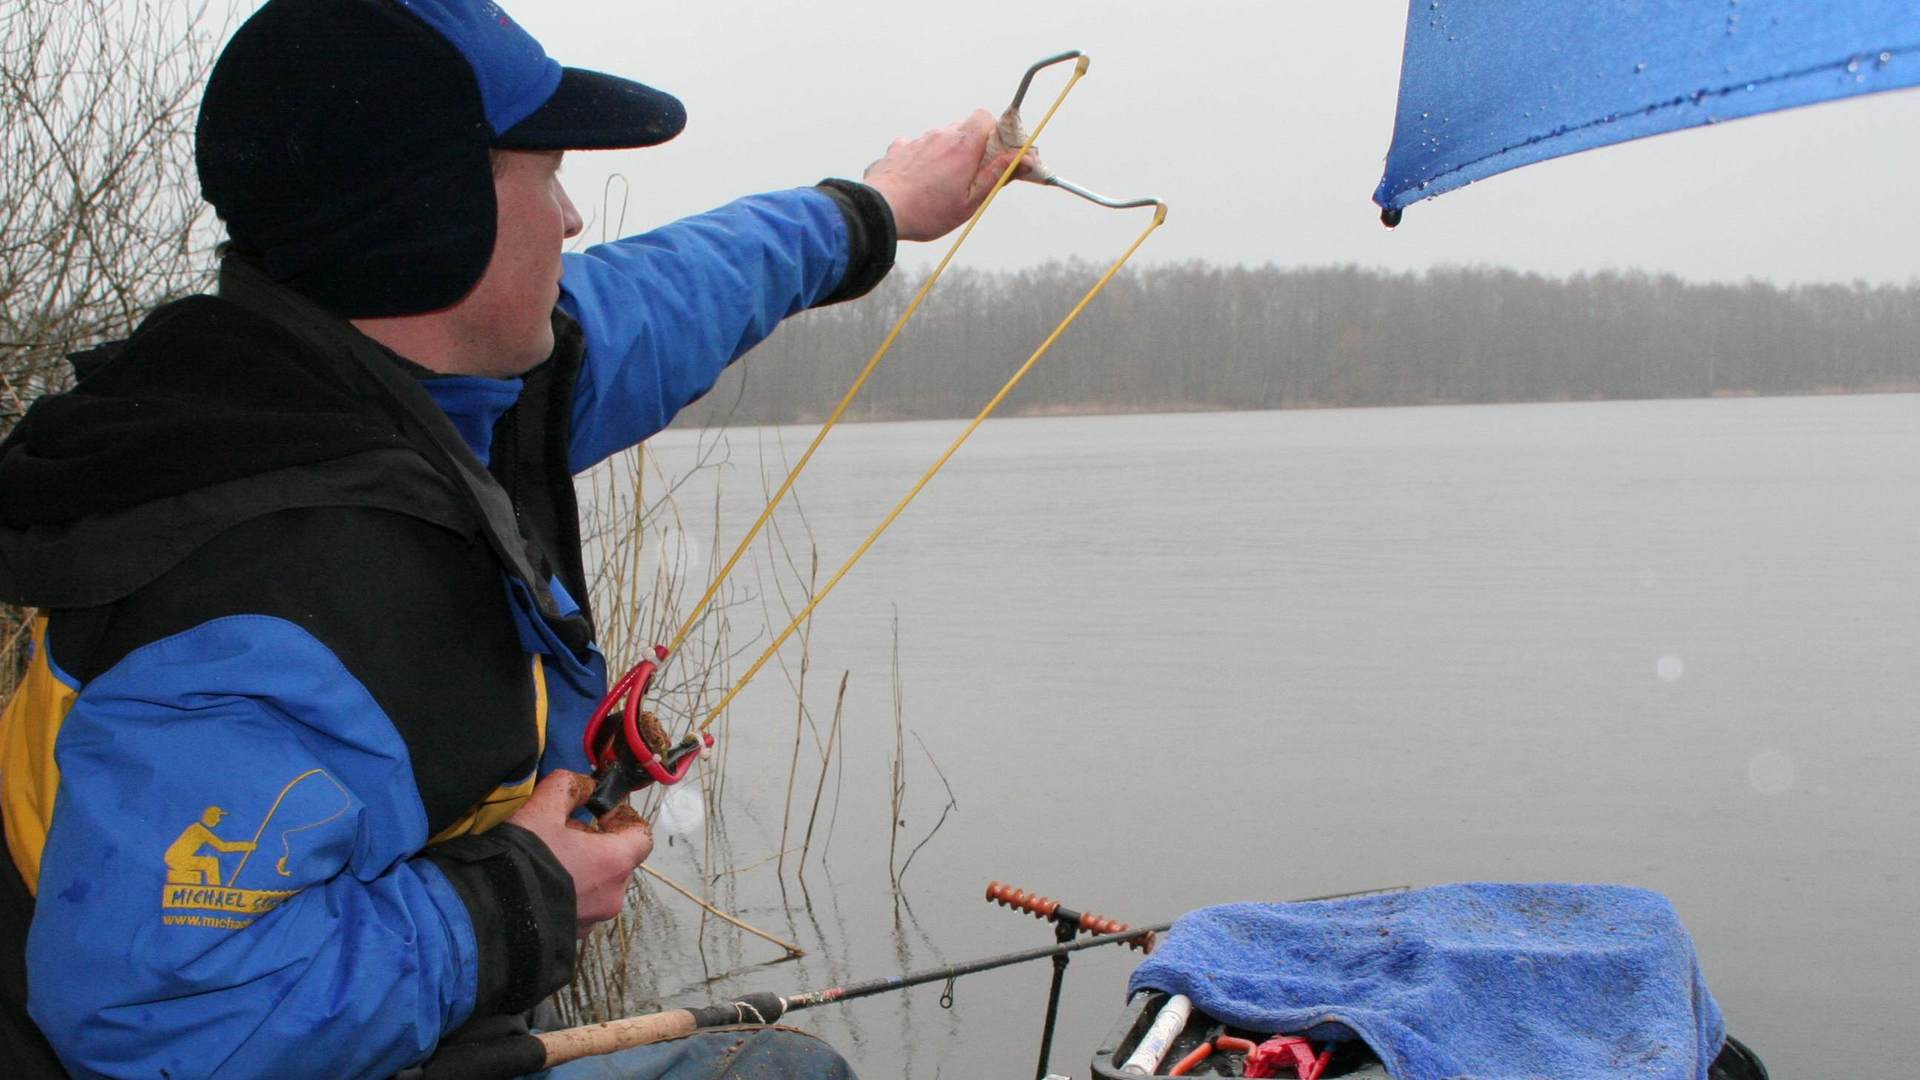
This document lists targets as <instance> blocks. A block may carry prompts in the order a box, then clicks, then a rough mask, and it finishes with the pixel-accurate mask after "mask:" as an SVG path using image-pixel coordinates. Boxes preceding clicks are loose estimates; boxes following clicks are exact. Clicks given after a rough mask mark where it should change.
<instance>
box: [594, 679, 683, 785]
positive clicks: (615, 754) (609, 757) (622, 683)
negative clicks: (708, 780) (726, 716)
mask: <svg viewBox="0 0 1920 1080" xmlns="http://www.w3.org/2000/svg"><path fill="white" fill-rule="evenodd" d="M666 659H667V648H666V646H664V645H655V646H654V647H653V657H652V658H651V659H648V660H642V661H640V662H639V663H638V664H635V665H634V666H633V667H632V668H631V669H630V670H628V672H627V673H626V674H625V675H622V676H620V679H619V681H617V682H615V683H614V684H613V688H612V689H611V690H608V691H607V693H606V696H605V697H602V698H601V699H600V704H599V705H596V706H594V710H593V715H592V716H590V717H588V718H587V730H586V733H585V734H584V735H582V736H581V741H582V743H583V744H584V746H585V748H586V752H587V760H588V761H589V762H591V763H592V764H593V767H594V769H596V770H601V769H607V768H610V767H612V766H613V765H614V763H616V762H617V761H619V758H620V748H619V747H618V746H617V745H616V744H615V742H614V740H613V739H611V738H609V739H605V740H604V745H603V740H602V739H601V730H602V729H603V728H604V727H605V726H606V722H607V717H608V715H609V714H611V713H612V712H613V709H614V706H615V705H620V706H621V710H620V720H621V730H620V735H622V736H624V737H625V738H626V740H627V749H628V750H630V751H631V752H632V753H633V759H634V761H636V762H637V763H639V765H640V767H641V768H642V769H644V770H646V774H647V775H648V776H649V777H651V778H652V779H653V780H654V782H656V783H660V784H677V783H679V782H680V781H682V780H684V779H686V776H687V773H688V772H689V771H690V770H692V768H693V763H694V760H695V759H696V758H698V757H699V755H698V754H686V755H684V756H682V757H680V760H679V761H678V762H677V763H676V764H675V765H674V767H673V768H668V767H666V766H665V765H663V764H662V763H661V761H660V757H659V755H657V754H655V753H654V752H653V747H651V746H648V745H647V740H646V739H644V738H642V737H641V735H640V726H639V721H640V701H641V699H642V698H643V697H645V696H646V693H647V689H648V688H649V687H650V686H652V685H653V676H654V673H655V672H657V671H659V670H660V665H661V664H662V663H664V662H665V661H666ZM700 742H701V743H702V744H703V745H705V746H708V747H711V746H712V745H713V736H712V735H710V734H708V733H706V732H701V733H700Z"/></svg>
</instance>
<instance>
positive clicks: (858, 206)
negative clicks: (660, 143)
mask: <svg viewBox="0 0 1920 1080" xmlns="http://www.w3.org/2000/svg"><path fill="white" fill-rule="evenodd" d="M894 241H895V236H894V225H893V216H892V213H891V211H890V210H888V208H887V205H886V200H884V199H883V198H881V197H880V195H879V194H878V193H877V192H875V191H873V189H871V188H868V187H866V186H865V185H863V184H856V183H852V182H850V181H844V180H828V181H823V182H822V183H821V184H820V185H818V186H816V187H812V188H799V189H795V190H791V191H778V192H771V193H768V194H764V195H754V196H750V197H748V198H745V199H740V200H738V201H735V202H732V203H729V204H727V205H726V206H723V207H720V208H719V209H717V210H713V211H710V212H708V213H705V214H700V215H697V216H695V217H690V218H685V219H682V220H680V221H676V222H674V223H672V224H670V225H665V226H662V227H661V228H659V229H655V230H653V231H652V232H647V233H642V234H640V235H638V236H633V237H629V238H627V239H624V240H618V241H615V242H613V243H608V244H600V245H597V246H595V247H591V248H588V249H587V250H586V251H585V252H582V253H579V254H577V255H569V256H567V257H566V270H565V273H564V276H563V278H562V281H561V298H560V308H561V310H563V311H565V312H566V313H567V314H568V315H569V316H571V317H573V319H574V320H575V321H577V322H578V323H579V324H580V327H581V330H582V331H583V333H584V334H585V337H586V342H587V352H586V357H585V360H584V362H583V365H582V368H581V372H580V376H579V380H578V382H577V383H576V386H575V392H574V408H573V428H572V443H571V447H570V454H569V457H570V462H569V464H570V465H571V467H572V469H573V471H574V472H576V473H577V472H581V471H584V470H585V469H587V468H589V467H591V466H592V465H593V464H595V463H596V462H598V461H601V460H602V459H604V458H606V457H608V456H609V455H611V454H614V453H617V452H619V451H621V450H624V449H626V448H627V447H629V446H632V445H634V444H635V443H638V442H640V441H641V440H642V439H645V438H646V437H648V436H649V435H652V434H653V433H654V432H656V431H659V430H660V429H661V428H664V427H666V426H667V423H668V421H670V420H672V419H673V417H674V415H675V414H676V413H678V412H679V411H680V410H681V409H683V408H685V407H686V406H687V405H688V404H690V403H691V402H693V401H694V400H695V399H697V398H699V397H700V395H702V394H704V393H706V392H707V391H708V390H709V389H711V388H712V386H713V383H714V380H716V379H718V378H719V377H720V373H721V372H722V371H723V370H725V368H726V366H727V364H728V363H730V362H732V361H733V360H734V359H735V358H737V357H739V356H740V355H741V354H742V353H745V352H746V351H747V350H748V349H751V348H752V347H753V346H755V345H757V344H759V343H760V342H761V341H763V340H765V338H766V337H767V335H769V334H771V333H773V330H774V328H775V327H776V326H778V325H779V323H780V320H782V319H784V318H786V317H787V316H789V315H792V314H794V313H796V312H799V311H802V310H804V309H806V308H809V307H814V306H818V305H820V304H825V303H834V302H838V301H840V300H848V299H852V298H853V297H855V296H858V295H861V294H862V293H864V292H866V291H867V290H869V289H871V288H873V286H874V285H876V284H878V283H879V282H880V280H881V279H882V278H883V277H885V276H886V273H887V271H888V270H889V269H890V268H891V267H892V266H893V256H894Z"/></svg>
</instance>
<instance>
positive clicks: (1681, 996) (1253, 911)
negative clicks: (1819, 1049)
mask: <svg viewBox="0 0 1920 1080" xmlns="http://www.w3.org/2000/svg"><path fill="white" fill-rule="evenodd" d="M1142 989H1153V990H1164V991H1167V992H1169V993H1180V994H1185V995H1187V996H1188V997H1190V998H1192V999H1193V1002H1194V1005H1195V1006H1196V1007H1198V1008H1199V1009H1200V1010H1202V1011H1204V1012H1206V1013H1208V1014H1209V1015H1211V1016H1213V1017H1214V1018H1215V1019H1216V1020H1221V1021H1224V1022H1226V1023H1228V1024H1231V1025H1233V1026H1235V1027H1240V1028H1246V1029H1248V1030H1251V1031H1259V1032H1269V1033H1274V1032H1287V1033H1302V1032H1304V1033H1305V1034H1307V1035H1308V1036H1309V1037H1310V1038H1313V1039H1315V1040H1348V1039H1353V1038H1356V1037H1357V1038H1360V1039H1364V1040H1365V1041H1366V1043H1367V1045H1368V1046H1370V1047H1372V1048H1373V1051H1374V1053H1376V1054H1378V1055H1379V1056H1380V1060H1381V1061H1382V1062H1383V1063H1384V1064H1385V1065H1386V1068H1387V1072H1388V1073H1390V1074H1392V1076H1393V1077H1394V1078H1395V1080H1541V1078H1551V1080H1589V1078H1592V1080H1601V1078H1606V1080H1613V1078H1616V1077H1621V1076H1633V1077H1636V1078H1645V1080H1706V1076H1707V1069H1708V1067H1709V1066H1710V1065H1711V1064H1712V1063H1713V1059H1714V1057H1715V1055H1717V1054H1718V1053H1719V1052H1720V1045H1721V1042H1722V1041H1723V1040H1724V1038H1725V1035H1726V1031H1725V1028H1724V1026H1723V1024H1722V1021H1721V1017H1720V1008H1719V1006H1717V1005H1715V1004H1714V1001H1713V997H1712V995H1710V994H1708V993H1707V983H1706V979H1705V978H1704V977H1703V976H1702V975H1701V973H1700V964H1699V961H1698V959H1697V958H1696V957H1695V956H1694V952H1693V941H1692V939H1691V938H1689V937H1688V936H1687V931H1686V929H1685V928H1684V927H1682V926H1681V925H1680V918H1679V916H1678V915H1676V914H1675V913H1674V910H1673V905H1671V904H1669V903H1668V902H1667V900H1666V898H1665V897H1663V896H1661V895H1659V894H1658V893H1652V892H1647V891H1646V890H1644V889H1629V888H1624V887H1621V886H1616V885H1503V884H1483V883H1473V884H1463V885H1442V886H1438V887H1435V888H1431V889H1419V890H1415V891H1413V892H1402V893H1386V894H1380V895H1374V896H1362V897H1353V898H1350V899H1345V900H1326V901H1318V902H1312V903H1299V904H1227V905H1224V906H1221V907H1214V908H1204V909H1202V910H1199V911H1195V912H1191V913H1189V914H1188V915H1186V916H1185V917H1183V918H1182V919H1181V920H1180V921H1179V922H1178V923H1175V924H1174V927H1173V930H1172V931H1171V933H1169V934H1168V936H1167V938H1166V940H1165V941H1164V942H1163V943H1162V944H1161V946H1160V948H1159V949H1157V950H1155V951H1154V954H1153V955H1152V956H1150V957H1148V958H1147V959H1146V960H1145V961H1144V962H1143V963H1142V964H1141V965H1140V967H1139V968H1138V969H1136V970H1135V971H1134V973H1133V979H1132V981H1131V984H1130V985H1129V987H1128V991H1127V992H1128V994H1129V995H1131V994H1132V993H1134V992H1135V991H1138V990H1142Z"/></svg>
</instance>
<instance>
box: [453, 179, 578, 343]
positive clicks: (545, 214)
mask: <svg viewBox="0 0 1920 1080" xmlns="http://www.w3.org/2000/svg"><path fill="white" fill-rule="evenodd" d="M559 172H560V154H559V153H558V152H544V151H529V150H501V151H497V157H496V159H495V163H494V177H493V190H494V196H495V200H496V202H497V203H498V204H499V221H498V223H497V226H496V229H495V232H494V239H493V257H492V258H491V259H490V260H489V261H488V262H487V269H486V272H485V273H484V274H482V275H481V276H480V281H479V283H478V284H476V285H475V286H474V287H473V291H472V292H470V293H468V294H467V295H466V296H465V297H463V298H462V299H461V300H460V302H459V303H458V304H455V305H454V307H453V309H452V310H453V312H455V313H456V314H457V316H458V318H459V321H460V327H461V336H462V337H463V338H465V339H467V340H466V344H467V346H468V350H467V352H468V355H470V356H484V357H486V358H487V360H486V363H485V365H484V367H485V370H482V371H480V372H478V374H483V375H491V376H494V377H496V378H508V377H511V376H515V375H519V374H522V373H524V372H525V371H527V370H528V369H529V368H532V367H533V366H535V365H536V364H539V363H540V362H541V361H542V360H545V359H546V358H547V355H548V354H549V353H551V352H553V324H552V322H551V321H550V316H551V314H552V312H553V305H554V302H555V301H556V300H558V299H559V298H560V250H561V248H562V247H563V246H564V245H565V244H566V241H567V240H568V239H569V238H571V237H574V236H578V235H579V233H580V230H581V228H582V224H581V221H580V212H579V211H578V210H575V209H574V207H573V202H572V200H570V199H568V198H567V193H566V191H565V190H564V189H562V188H561V186H560V177H559Z"/></svg>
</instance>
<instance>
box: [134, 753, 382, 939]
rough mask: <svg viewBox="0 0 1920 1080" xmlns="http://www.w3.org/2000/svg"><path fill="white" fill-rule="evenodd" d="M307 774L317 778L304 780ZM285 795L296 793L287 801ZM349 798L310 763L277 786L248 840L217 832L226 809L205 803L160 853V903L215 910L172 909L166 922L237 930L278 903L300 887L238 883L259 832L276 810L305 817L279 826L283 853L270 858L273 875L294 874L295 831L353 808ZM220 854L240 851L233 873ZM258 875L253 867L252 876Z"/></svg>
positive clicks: (257, 842)
mask: <svg viewBox="0 0 1920 1080" xmlns="http://www.w3.org/2000/svg"><path fill="white" fill-rule="evenodd" d="M310 779H311V780H315V782H314V783H303V781H307V780H310ZM321 781H324V783H322V782H321ZM289 795H292V796H294V798H293V799H292V800H291V801H289V799H288V796H289ZM352 802H353V800H352V797H351V796H349V795H348V794H347V791H346V789H345V788H343V787H341V786H340V783H339V782H338V781H336V780H334V778H333V777H331V776H328V775H327V773H326V772H325V771H324V770H321V769H309V770H307V771H306V772H303V773H301V774H300V775H299V776H296V777H294V778H293V779H292V780H291V781H289V782H288V783H287V786H286V787H284V788H281V789H280V794H279V796H278V797H276V798H275V799H274V800H273V806H272V808H271V809H269V810H268V811H267V815H266V817H264V818H262V819H261V821H260V827H259V828H258V829H256V830H255V831H254V835H253V838H252V839H251V840H229V839H226V838H225V837H222V836H221V835H220V834H219V833H217V832H215V831H214V830H215V829H217V828H219V827H220V823H221V821H222V820H224V819H225V818H226V817H227V816H228V815H227V811H226V810H224V809H222V808H221V807H218V806H209V807H207V808H206V809H205V810H204V811H202V812H201V814H200V820H198V821H195V822H193V823H191V824H189V825H188V826H187V827H186V828H185V829H182V830H181V831H180V835H179V836H178V837H175V838H174V841H173V843H171V844H168V845H167V850H166V852H165V853H164V854H163V856H162V858H163V860H164V861H165V863H166V866H167V881H166V884H165V885H164V886H162V888H161V892H160V906H161V908H163V909H165V910H167V911H211V912H217V913H218V914H217V915H214V916H207V915H171V914H170V915H167V916H165V922H166V924H167V925H168V926H198V927H210V928H213V929H220V930H239V929H242V928H244V927H246V926H249V925H251V924H252V923H253V921H254V920H255V919H257V918H259V917H260V916H262V915H265V914H266V913H267V912H269V911H272V910H273V909H274V908H277V907H279V906H280V905H281V904H282V903H284V902H285V901H286V899H287V898H288V897H290V896H293V895H294V894H295V893H297V892H299V891H300V890H298V889H246V888H239V887H237V886H238V884H239V882H240V877H241V875H242V874H243V873H244V872H245V870H246V867H247V862H248V860H250V859H252V858H253V854H254V852H255V851H257V850H259V847H260V837H261V834H263V833H265V832H266V831H267V825H268V824H269V823H270V822H272V821H273V820H274V819H275V817H276V815H280V812H281V810H282V809H287V810H290V811H291V813H290V814H289V815H286V816H283V817H282V818H281V820H282V821H283V822H284V821H286V820H288V818H292V819H293V820H301V819H304V823H302V824H297V825H295V826H293V827H292V828H288V829H283V830H282V831H281V833H280V846H281V847H282V848H283V849H284V851H285V853H284V854H282V855H281V856H280V857H279V858H278V859H276V860H275V861H274V863H273V869H274V872H275V873H276V874H277V875H279V876H280V877H292V876H293V871H292V870H291V869H289V867H288V860H289V859H291V858H293V857H294V853H295V852H294V848H295V839H296V837H297V836H298V834H302V833H309V832H310V831H311V830H316V829H319V828H320V826H323V825H326V824H328V823H330V822H332V821H334V820H335V819H337V818H339V817H341V816H342V815H344V814H345V813H346V812H347V811H348V809H350V808H351V806H352ZM283 804H284V805H283ZM302 839H304V838H302ZM223 855H238V856H240V858H239V860H238V861H237V863H236V864H235V865H234V867H233V870H232V872H231V873H227V872H226V868H225V864H224V863H223V862H222V861H221V856H223ZM258 876H259V875H258V873H256V874H255V877H256V878H257V877H258ZM268 880H269V881H271V880H272V879H271V878H269V879H268Z"/></svg>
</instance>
